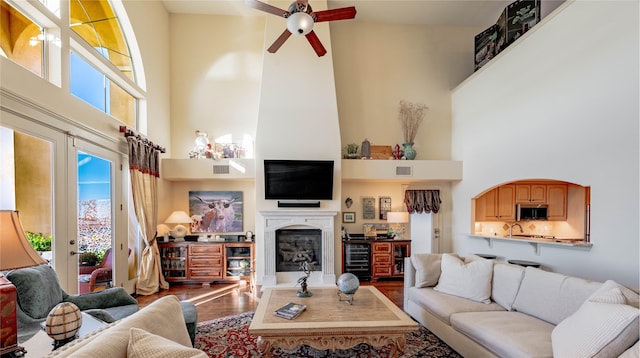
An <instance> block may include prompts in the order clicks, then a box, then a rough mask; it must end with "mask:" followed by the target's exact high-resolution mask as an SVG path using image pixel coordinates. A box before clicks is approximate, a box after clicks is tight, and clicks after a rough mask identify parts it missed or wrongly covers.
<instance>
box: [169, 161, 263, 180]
mask: <svg viewBox="0 0 640 358" xmlns="http://www.w3.org/2000/svg"><path fill="white" fill-rule="evenodd" d="M255 176H256V163H255V159H244V158H242V159H240V158H225V159H219V160H213V159H168V158H164V159H162V161H161V166H160V178H161V179H166V180H169V181H186V180H206V179H216V180H220V179H222V180H224V179H233V180H255Z"/></svg>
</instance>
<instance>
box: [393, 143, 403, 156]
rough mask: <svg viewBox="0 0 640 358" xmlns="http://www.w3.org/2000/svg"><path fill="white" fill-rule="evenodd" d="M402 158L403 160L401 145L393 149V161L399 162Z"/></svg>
mask: <svg viewBox="0 0 640 358" xmlns="http://www.w3.org/2000/svg"><path fill="white" fill-rule="evenodd" d="M400 158H402V151H401V150H400V145H399V144H396V146H395V147H394V148H393V159H395V160H398V159H400Z"/></svg>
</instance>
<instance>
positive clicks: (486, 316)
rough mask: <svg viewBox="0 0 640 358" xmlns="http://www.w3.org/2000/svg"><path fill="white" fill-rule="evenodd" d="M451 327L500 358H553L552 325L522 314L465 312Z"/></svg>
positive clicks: (453, 318) (454, 316) (454, 319)
mask: <svg viewBox="0 0 640 358" xmlns="http://www.w3.org/2000/svg"><path fill="white" fill-rule="evenodd" d="M451 325H452V326H453V327H454V328H455V329H456V330H458V331H459V332H462V333H463V334H464V335H466V336H468V337H470V338H471V339H473V340H474V341H476V342H478V343H480V344H481V345H483V346H484V347H485V348H487V349H488V350H490V351H492V352H493V353H495V354H496V355H497V356H499V357H540V358H542V357H553V349H552V345H551V332H552V331H553V327H554V326H553V325H552V324H550V323H547V322H544V321H542V320H539V319H537V318H535V317H531V316H529V315H526V314H524V313H519V312H507V311H500V312H498V311H496V312H465V313H455V314H453V315H451Z"/></svg>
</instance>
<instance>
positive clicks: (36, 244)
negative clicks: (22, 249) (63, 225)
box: [25, 231, 51, 253]
mask: <svg viewBox="0 0 640 358" xmlns="http://www.w3.org/2000/svg"><path fill="white" fill-rule="evenodd" d="M25 234H26V235H27V240H29V243H30V244H31V246H32V247H33V249H34V250H36V251H38V252H40V253H42V252H45V251H51V236H44V235H43V234H42V233H37V234H36V233H33V232H29V231H26V232H25Z"/></svg>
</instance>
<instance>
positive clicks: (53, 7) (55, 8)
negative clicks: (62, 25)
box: [40, 0, 60, 17]
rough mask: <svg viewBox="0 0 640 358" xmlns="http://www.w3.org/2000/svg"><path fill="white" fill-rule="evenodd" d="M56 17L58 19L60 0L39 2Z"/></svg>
mask: <svg viewBox="0 0 640 358" xmlns="http://www.w3.org/2000/svg"><path fill="white" fill-rule="evenodd" d="M40 2H41V3H42V4H43V5H44V6H46V7H47V9H49V10H50V11H51V12H52V13H54V14H55V15H56V16H57V17H60V0H40Z"/></svg>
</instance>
